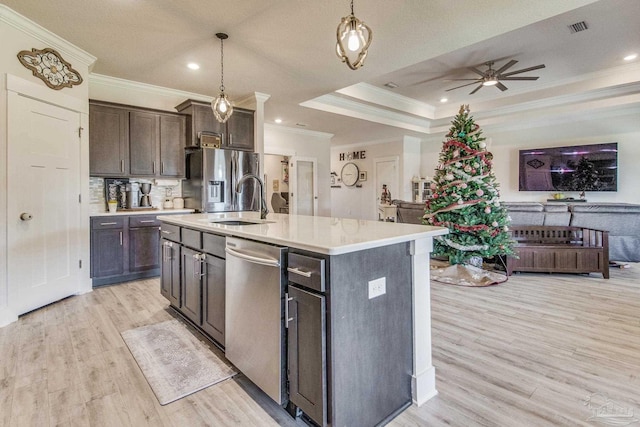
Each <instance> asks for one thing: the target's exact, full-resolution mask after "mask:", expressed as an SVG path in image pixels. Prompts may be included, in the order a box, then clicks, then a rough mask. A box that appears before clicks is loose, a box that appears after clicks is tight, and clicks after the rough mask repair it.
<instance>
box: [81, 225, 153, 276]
mask: <svg viewBox="0 0 640 427" xmlns="http://www.w3.org/2000/svg"><path fill="white" fill-rule="evenodd" d="M159 229H160V221H159V220H158V219H157V215H153V214H150V215H147V214H145V215H113V216H98V217H92V218H91V278H92V281H93V286H100V285H110V284H114V283H121V282H126V281H128V280H136V279H142V278H145V277H155V276H158V275H160V256H161V254H160V231H159Z"/></svg>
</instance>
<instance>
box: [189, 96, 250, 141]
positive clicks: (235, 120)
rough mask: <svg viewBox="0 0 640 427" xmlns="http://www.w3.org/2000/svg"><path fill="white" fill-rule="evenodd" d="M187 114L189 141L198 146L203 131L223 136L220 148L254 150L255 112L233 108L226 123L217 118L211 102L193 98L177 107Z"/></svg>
mask: <svg viewBox="0 0 640 427" xmlns="http://www.w3.org/2000/svg"><path fill="white" fill-rule="evenodd" d="M176 110H178V111H179V112H181V113H184V114H187V115H188V116H189V119H188V120H187V135H188V136H187V143H188V144H189V145H191V146H198V145H199V139H200V134H201V133H205V134H206V133H213V134H218V135H220V137H221V145H220V148H228V149H233V150H242V151H254V149H255V142H254V140H255V136H254V121H253V120H254V112H253V111H252V110H247V109H244V108H238V107H234V108H233V114H232V115H231V117H230V118H229V120H228V121H227V122H226V123H220V122H218V121H217V120H216V118H215V116H214V115H213V111H212V110H211V104H210V103H206V102H201V101H195V100H192V99H189V100H186V101H185V102H183V103H182V104H180V105H178V106H177V107H176Z"/></svg>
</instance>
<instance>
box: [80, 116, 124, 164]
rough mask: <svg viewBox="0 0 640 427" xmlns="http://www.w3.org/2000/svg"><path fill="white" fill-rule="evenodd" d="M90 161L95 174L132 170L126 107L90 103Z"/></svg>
mask: <svg viewBox="0 0 640 427" xmlns="http://www.w3.org/2000/svg"><path fill="white" fill-rule="evenodd" d="M89 165H90V166H89V169H90V174H91V175H94V176H122V175H124V174H125V173H126V172H125V171H128V170H129V115H128V112H127V110H124V109H122V108H114V107H110V106H105V105H95V104H89Z"/></svg>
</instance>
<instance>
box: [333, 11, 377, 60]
mask: <svg viewBox="0 0 640 427" xmlns="http://www.w3.org/2000/svg"><path fill="white" fill-rule="evenodd" d="M336 35H337V38H338V42H337V43H336V53H337V54H338V58H340V60H341V61H342V62H344V63H346V64H347V66H348V67H349V68H351V69H352V70H357V69H358V68H360V67H362V66H363V65H364V60H365V58H366V57H367V53H368V49H369V46H370V45H371V39H372V37H373V33H372V32H371V28H369V27H368V26H367V25H366V24H365V23H364V22H362V21H361V20H359V19H358V18H356V17H355V15H354V14H353V0H351V14H350V15H348V16H345V17H344V18H342V20H341V21H340V24H338V29H337V32H336ZM345 46H346V49H345ZM349 55H351V56H352V57H353V61H352V59H351V58H350V57H349Z"/></svg>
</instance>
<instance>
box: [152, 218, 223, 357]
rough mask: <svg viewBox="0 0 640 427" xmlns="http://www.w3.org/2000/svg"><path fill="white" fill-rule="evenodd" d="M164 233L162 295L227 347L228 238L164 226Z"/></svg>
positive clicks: (162, 229)
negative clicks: (225, 249)
mask: <svg viewBox="0 0 640 427" xmlns="http://www.w3.org/2000/svg"><path fill="white" fill-rule="evenodd" d="M161 233H162V237H163V239H162V240H163V243H162V267H161V271H162V275H161V281H160V290H161V293H162V295H164V297H165V298H167V299H168V300H169V302H170V304H171V305H172V306H173V307H174V308H175V309H176V310H178V311H179V312H180V313H182V315H184V316H185V317H186V318H187V319H189V320H190V321H191V322H193V324H194V325H195V326H197V327H198V328H200V329H201V330H202V331H203V332H205V333H206V334H207V335H208V336H210V337H211V338H213V339H214V340H215V341H216V342H217V343H218V344H220V345H221V346H224V343H225V285H226V276H225V275H226V267H225V262H226V261H225V251H224V247H225V237H224V236H220V235H216V234H210V233H202V232H200V231H196V230H192V229H189V228H185V227H178V226H175V225H172V224H162V227H161ZM178 242H179V243H178Z"/></svg>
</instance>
